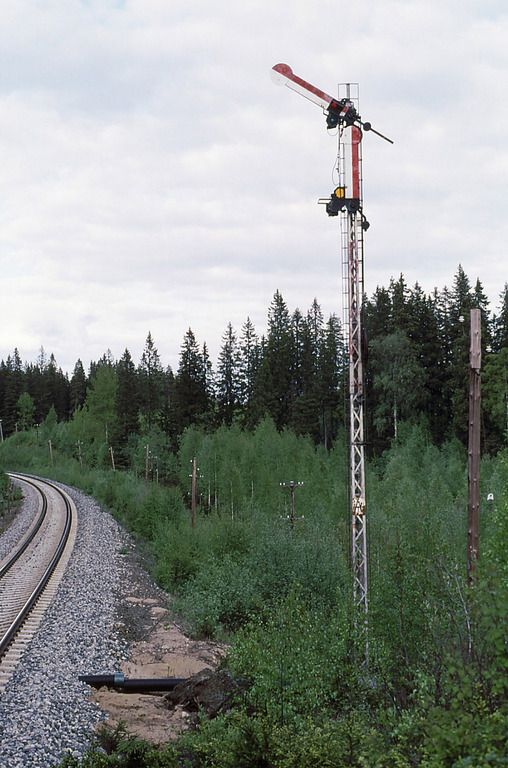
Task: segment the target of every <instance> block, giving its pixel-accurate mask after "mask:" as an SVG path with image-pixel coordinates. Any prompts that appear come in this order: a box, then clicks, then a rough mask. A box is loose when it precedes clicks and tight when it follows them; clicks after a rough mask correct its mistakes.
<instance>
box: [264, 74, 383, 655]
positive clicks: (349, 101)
mask: <svg viewBox="0 0 508 768" xmlns="http://www.w3.org/2000/svg"><path fill="white" fill-rule="evenodd" d="M271 75H272V80H273V81H274V82H275V83H276V84H277V85H284V86H286V87H287V88H290V89H291V90H293V91H295V92H296V93H299V94H300V95H301V96H304V97H305V98H307V99H309V101H312V102H313V103H314V104H317V105H318V106H320V107H321V108H322V109H323V112H324V114H325V116H326V125H327V127H328V128H337V132H338V142H339V146H338V161H337V171H338V180H339V183H338V185H337V187H336V188H335V189H334V190H333V192H332V194H331V195H330V197H329V198H327V199H325V200H320V201H319V202H322V203H324V204H325V205H326V212H327V214H328V215H329V216H338V215H339V213H340V216H341V251H342V277H343V286H344V289H343V290H344V301H343V304H344V332H345V337H346V342H347V345H348V350H349V419H350V423H349V442H350V462H351V467H350V468H351V482H350V500H351V521H352V571H353V590H354V600H355V604H356V606H357V608H358V609H359V611H361V612H362V613H363V614H364V616H365V621H363V622H362V623H361V624H362V627H363V628H364V629H365V633H366V634H367V614H368V590H367V586H368V585H367V576H368V567H367V528H366V500H365V450H364V449H365V431H364V418H365V382H364V362H363V329H362V312H361V310H362V303H363V296H364V289H363V285H364V281H363V234H364V232H365V231H366V230H367V229H368V227H369V223H368V221H367V219H366V218H365V215H364V213H363V193H362V144H361V142H362V138H363V131H372V133H375V134H376V135H377V136H380V137H381V138H382V139H385V140H386V141H388V142H390V144H393V142H392V140H391V139H388V138H387V137H386V136H383V134H382V133H379V131H376V130H374V129H373V128H372V126H371V124H370V123H367V122H363V121H362V119H361V117H360V115H359V112H358V86H357V84H355V83H346V84H343V85H342V86H340V87H339V97H338V98H337V99H335V98H333V97H332V96H329V95H328V94H327V93H325V92H324V91H322V90H320V89H319V88H316V87H315V86H313V85H311V84H310V83H308V82H307V81H306V80H303V79H302V78H301V77H298V75H295V74H294V72H293V70H292V69H291V67H289V66H288V65H287V64H276V65H275V66H274V67H272V72H271ZM341 90H342V91H343V93H340V91H341ZM362 129H363V131H362ZM365 645H366V650H368V638H367V636H366V637H365Z"/></svg>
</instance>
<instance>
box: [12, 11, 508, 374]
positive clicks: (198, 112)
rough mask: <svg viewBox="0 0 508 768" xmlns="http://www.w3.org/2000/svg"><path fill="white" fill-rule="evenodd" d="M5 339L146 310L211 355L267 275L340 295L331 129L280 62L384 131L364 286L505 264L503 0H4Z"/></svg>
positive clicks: (173, 353)
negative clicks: (351, 96)
mask: <svg viewBox="0 0 508 768" xmlns="http://www.w3.org/2000/svg"><path fill="white" fill-rule="evenodd" d="M0 40H1V57H2V59H1V60H2V65H1V73H0V153H1V162H0V195H1V201H0V259H1V272H0V274H1V324H0V359H1V358H3V359H6V357H7V355H9V354H10V353H12V351H13V349H14V347H17V348H18V350H19V352H20V355H21V357H22V359H23V361H24V362H35V360H36V358H37V356H38V353H39V349H40V347H41V345H42V346H43V347H44V349H45V351H46V353H47V354H48V355H49V354H50V353H51V352H53V353H54V355H55V357H56V360H57V363H58V365H59V366H61V367H62V368H63V369H64V370H66V371H68V372H69V373H72V369H73V367H74V364H75V362H76V360H77V358H78V357H79V358H81V360H82V361H83V363H84V365H85V368H88V365H89V363H90V360H97V359H98V358H99V357H101V356H102V354H104V352H106V350H107V349H108V348H110V349H111V352H112V353H113V356H114V357H115V358H116V359H118V358H119V357H121V355H122V353H123V351H124V349H125V348H126V347H127V348H128V349H129V351H130V352H131V355H132V357H133V359H134V361H135V363H138V362H139V358H140V356H141V353H142V349H143V346H144V343H145V339H146V336H147V334H148V331H151V333H152V337H153V339H154V342H155V344H156V346H157V348H158V350H159V353H160V355H161V360H162V363H163V365H165V366H166V365H168V364H169V365H171V366H172V367H173V369H174V370H176V369H177V367H178V360H179V354H180V348H181V344H182V341H183V336H184V333H185V332H186V331H187V329H188V328H189V327H191V328H192V330H193V331H194V333H195V335H196V338H197V340H198V343H199V344H200V345H202V344H203V342H206V343H207V345H208V347H209V350H210V353H211V356H212V360H213V361H214V363H215V360H216V356H217V353H218V351H219V348H220V345H221V338H222V335H223V333H224V331H225V329H226V326H227V324H228V322H231V323H232V324H233V327H234V328H235V330H236V332H237V334H238V335H239V334H240V331H241V327H242V325H243V324H244V322H245V320H246V318H247V316H249V317H250V318H251V320H252V322H253V323H254V325H255V327H256V330H257V331H258V333H259V334H260V335H261V334H262V333H264V331H265V329H266V313H267V309H268V306H269V304H270V302H271V300H272V297H273V294H274V293H275V291H276V290H277V289H278V290H279V291H280V292H281V293H282V295H283V297H284V299H285V301H286V303H287V305H288V307H289V309H290V311H293V310H294V309H295V308H296V307H299V308H300V309H301V310H302V312H304V313H305V312H306V311H307V309H308V308H309V307H310V305H311V304H312V301H313V299H314V298H315V297H316V298H317V300H318V301H319V303H320V304H321V307H322V309H323V312H324V314H325V317H327V316H328V315H329V314H330V313H331V312H335V313H337V314H338V315H339V316H341V314H342V305H341V300H342V299H341V296H342V287H341V266H340V237H339V220H338V219H337V218H329V217H327V216H326V213H325V210H324V207H323V206H320V205H318V204H317V200H318V198H320V197H327V196H328V195H329V194H330V193H331V191H332V190H333V188H334V180H333V168H334V165H335V162H336V151H337V140H336V137H335V136H332V135H329V134H328V132H327V130H326V125H325V121H324V116H323V114H322V111H321V110H320V108H319V107H317V106H315V105H314V104H312V103H310V102H309V101H307V100H306V99H304V98H302V97H301V96H300V95H298V94H296V93H294V92H292V91H290V90H289V89H287V88H280V87H277V86H275V85H274V84H273V83H272V82H271V79H270V70H271V67H272V66H273V65H274V64H277V63H279V62H285V63H287V64H289V65H290V66H291V67H292V68H293V70H294V72H295V73H296V74H298V75H300V76H301V77H303V78H304V79H305V80H307V81H309V82H311V83H313V84H314V85H316V86H318V87H319V88H321V89H322V90H324V91H326V92H328V93H331V94H332V95H336V93H337V86H338V83H342V82H355V83H356V82H358V83H359V85H360V112H361V115H362V117H363V119H364V120H368V121H370V122H371V123H372V125H373V127H375V128H377V129H378V130H380V131H381V132H382V133H384V134H386V135H388V136H389V137H391V138H392V139H393V140H394V142H395V143H394V144H393V146H392V145H389V144H388V143H387V142H384V141H382V140H381V139H379V138H377V137H376V136H374V135H373V134H372V133H369V134H366V135H365V136H364V141H363V176H364V210H365V213H366V216H367V218H368V220H369V221H370V224H371V227H370V229H369V231H368V232H367V233H366V243H365V287H366V291H367V293H368V295H369V296H370V295H372V292H373V291H374V290H375V288H376V286H377V285H385V286H388V284H389V281H390V278H391V277H394V278H397V277H398V276H399V275H400V273H403V274H404V276H405V278H406V281H407V283H408V284H409V285H410V286H412V285H414V283H415V282H416V281H418V282H419V283H420V284H421V285H422V287H423V288H424V290H425V291H426V292H430V291H432V289H433V288H434V287H435V286H436V287H438V288H439V289H442V288H443V287H444V286H445V285H447V286H449V287H451V285H452V283H453V278H454V275H455V274H456V271H457V268H458V265H459V263H460V264H462V266H463V267H464V269H465V271H466V273H467V274H468V276H469V277H470V279H471V281H472V282H473V283H474V282H475V281H476V278H477V277H479V278H480V280H481V281H482V283H483V286H484V288H485V290H486V292H487V294H488V296H489V299H490V301H491V309H493V310H495V309H496V308H497V307H498V305H499V294H500V292H501V290H502V288H503V285H504V283H505V282H506V281H507V280H508V268H507V267H508V259H507V245H508V217H507V214H506V209H507V205H508V202H507V198H508V98H507V94H508V5H507V3H506V0H414V1H413V0H356V2H350V0H348V1H347V2H346V1H345V0H320V2H316V0H293V2H289V1H287V0H256V2H251V3H244V2H239V0H215V2H213V3H211V2H210V1H209V0H89V1H86V0H3V2H2V24H1V27H0Z"/></svg>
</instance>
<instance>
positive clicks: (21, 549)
mask: <svg viewBox="0 0 508 768" xmlns="http://www.w3.org/2000/svg"><path fill="white" fill-rule="evenodd" d="M11 477H18V475H14V474H12V475H11ZM19 477H23V476H22V475H20V476H19ZM23 482H25V483H26V484H27V485H31V486H32V487H33V488H35V490H36V491H39V493H40V494H41V497H42V510H41V514H40V515H39V519H38V520H37V523H36V524H35V526H34V527H33V528H32V530H31V532H30V534H29V535H28V536H27V538H26V539H25V541H24V542H23V543H22V544H21V545H20V547H19V548H18V549H17V550H16V551H15V552H14V554H13V555H12V556H11V557H10V558H9V560H8V561H7V562H6V563H5V565H3V566H2V567H1V568H0V579H1V578H2V576H4V575H5V574H6V573H7V571H9V570H10V569H11V568H12V566H13V565H14V563H15V562H16V560H18V558H20V557H21V555H22V554H23V552H24V551H25V550H26V548H27V547H28V546H29V544H30V543H31V542H32V541H33V540H34V538H35V536H36V535H37V531H38V530H39V528H40V527H41V525H42V523H43V521H44V518H45V517H46V512H47V510H48V500H47V497H46V496H45V495H44V494H43V493H42V492H41V491H40V489H39V488H38V487H37V486H36V485H35V483H32V482H31V480H26V479H24V478H23Z"/></svg>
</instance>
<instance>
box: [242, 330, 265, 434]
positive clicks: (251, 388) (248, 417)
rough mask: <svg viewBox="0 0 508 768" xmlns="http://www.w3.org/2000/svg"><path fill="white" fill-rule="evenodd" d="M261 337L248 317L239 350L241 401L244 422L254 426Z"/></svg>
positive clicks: (246, 424)
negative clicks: (259, 337)
mask: <svg viewBox="0 0 508 768" xmlns="http://www.w3.org/2000/svg"><path fill="white" fill-rule="evenodd" d="M259 358H260V349H259V339H258V337H257V334H256V330H255V328H254V325H253V324H252V322H251V319H250V318H249V317H248V318H247V320H246V321H245V323H244V325H243V327H242V333H241V336H240V350H239V375H240V403H241V406H242V424H243V425H244V426H246V427H250V428H253V427H254V426H255V424H256V414H255V409H254V407H253V406H254V393H255V387H256V377H257V373H258V368H259Z"/></svg>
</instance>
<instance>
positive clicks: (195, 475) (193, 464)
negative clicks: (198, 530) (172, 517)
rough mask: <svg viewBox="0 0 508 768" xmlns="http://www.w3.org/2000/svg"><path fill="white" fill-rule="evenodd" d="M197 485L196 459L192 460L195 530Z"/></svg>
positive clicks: (192, 501)
mask: <svg viewBox="0 0 508 768" xmlns="http://www.w3.org/2000/svg"><path fill="white" fill-rule="evenodd" d="M196 484H197V467H196V457H195V456H194V458H193V460H192V488H191V523H192V527H193V528H194V521H195V519H196Z"/></svg>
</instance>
